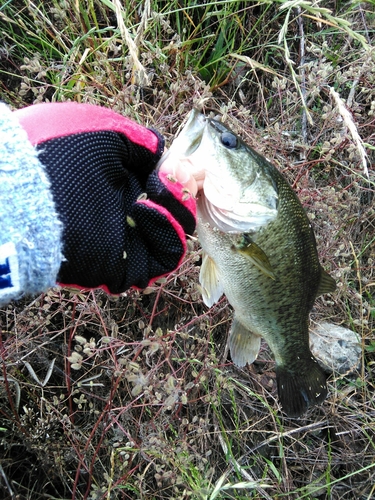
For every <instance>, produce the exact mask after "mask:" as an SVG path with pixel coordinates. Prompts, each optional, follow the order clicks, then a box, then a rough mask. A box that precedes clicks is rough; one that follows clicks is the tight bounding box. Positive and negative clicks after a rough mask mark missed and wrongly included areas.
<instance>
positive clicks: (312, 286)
mask: <svg viewBox="0 0 375 500" xmlns="http://www.w3.org/2000/svg"><path fill="white" fill-rule="evenodd" d="M181 136H182V140H183V141H184V146H185V149H186V145H187V144H192V143H193V142H194V147H193V148H189V150H188V153H187V155H186V156H188V158H189V161H190V162H191V163H192V164H193V165H204V169H205V171H206V180H205V185H204V188H203V190H202V191H200V192H199V193H198V199H197V207H198V225H197V231H198V239H199V241H200V244H201V246H202V248H203V251H204V256H203V259H202V267H201V272H200V281H201V285H202V288H203V298H204V300H205V302H206V304H207V305H209V306H210V305H212V304H213V303H215V302H216V301H217V300H218V299H219V298H220V296H221V294H222V293H225V295H226V296H227V299H228V301H229V303H230V304H231V305H232V307H233V309H234V319H233V323H232V325H231V329H230V333H229V347H230V352H231V357H232V360H233V362H234V363H235V364H237V365H238V366H245V365H246V363H252V362H253V361H254V360H255V358H256V356H257V355H258V351H259V348H260V339H261V337H263V338H264V339H265V340H266V341H267V343H268V345H269V346H270V348H271V351H272V353H273V355H274V358H275V362H276V377H277V386H278V395H279V399H280V402H281V404H282V407H283V410H284V411H285V412H286V413H287V414H288V415H290V416H299V415H301V414H302V413H303V412H304V411H306V409H307V408H308V407H309V406H312V405H314V404H318V403H321V402H322V401H323V400H324V399H325V397H326V395H327V387H326V375H325V373H324V372H323V370H322V369H321V368H320V366H319V365H318V363H317V361H316V360H315V358H314V357H313V355H312V354H311V351H310V348H309V313H310V311H311V309H312V307H313V304H314V301H315V298H316V297H317V296H318V295H320V294H321V293H325V292H331V291H333V290H334V289H335V283H334V280H333V279H332V278H331V277H330V276H329V275H328V274H327V273H326V272H325V271H324V270H323V269H322V267H321V265H320V263H319V258H318V252H317V248H316V241H315V237H314V233H313V230H312V228H311V225H310V222H309V220H308V217H307V215H306V213H305V211H304V209H303V207H302V205H301V203H300V201H299V199H298V197H297V195H296V194H295V193H294V191H293V189H292V188H291V187H290V186H289V184H288V183H287V181H286V180H285V178H284V177H283V176H282V175H281V173H280V172H279V171H278V170H277V169H276V168H275V167H274V166H273V165H272V164H271V163H270V162H268V161H267V160H266V159H265V158H264V157H263V156H261V155H259V154H258V153H257V152H255V151H254V150H253V149H252V148H250V147H249V146H247V145H246V144H245V143H244V142H243V141H242V140H241V139H240V138H239V137H237V136H235V134H233V133H232V132H231V131H230V130H229V129H228V128H227V127H225V126H224V125H223V124H221V123H219V122H216V121H215V120H210V119H206V118H204V117H203V115H201V114H199V113H198V112H196V111H194V112H193V113H192V116H191V118H190V121H189V122H188V124H187V125H186V127H185V129H184V130H183V131H182V133H181ZM175 142H176V145H175V147H176V148H177V147H179V145H180V146H181V144H182V142H179V141H178V138H177V140H176V141H175ZM173 146H174V144H173V145H172V148H171V149H173ZM231 189H232V192H230V193H228V190H231Z"/></svg>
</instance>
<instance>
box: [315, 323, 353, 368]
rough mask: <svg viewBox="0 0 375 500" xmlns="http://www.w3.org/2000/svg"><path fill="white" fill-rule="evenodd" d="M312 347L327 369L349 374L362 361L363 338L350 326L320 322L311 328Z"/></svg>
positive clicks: (321, 363) (319, 360)
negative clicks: (350, 328)
mask: <svg viewBox="0 0 375 500" xmlns="http://www.w3.org/2000/svg"><path fill="white" fill-rule="evenodd" d="M310 348H311V352H312V353H313V355H314V356H315V357H316V359H317V360H318V362H319V364H320V365H321V366H322V367H323V368H324V370H326V371H330V372H333V373H336V374H340V375H344V374H345V375H348V374H349V373H351V372H353V371H354V370H356V369H357V368H358V367H359V366H360V363H361V354H362V347H361V339H360V337H359V335H358V334H357V333H355V332H353V331H352V330H349V328H344V327H342V326H338V325H333V324H331V323H320V324H318V325H315V326H314V327H313V328H311V330H310Z"/></svg>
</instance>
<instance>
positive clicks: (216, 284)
mask: <svg viewBox="0 0 375 500" xmlns="http://www.w3.org/2000/svg"><path fill="white" fill-rule="evenodd" d="M199 282H200V284H201V287H202V290H201V292H202V298H203V302H204V303H205V304H206V306H208V307H211V306H213V305H214V304H215V303H216V302H217V301H218V300H219V299H220V297H221V296H222V295H223V293H224V290H223V287H222V285H221V283H220V278H219V272H218V269H217V266H216V264H215V262H214V261H213V260H212V259H211V257H210V256H209V255H208V254H207V253H205V252H203V255H202V265H201V269H200V273H199Z"/></svg>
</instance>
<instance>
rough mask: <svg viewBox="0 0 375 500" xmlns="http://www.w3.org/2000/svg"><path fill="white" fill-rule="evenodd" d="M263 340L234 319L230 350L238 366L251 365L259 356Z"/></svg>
mask: <svg viewBox="0 0 375 500" xmlns="http://www.w3.org/2000/svg"><path fill="white" fill-rule="evenodd" d="M260 341H261V338H260V337H259V335H256V334H255V333H253V332H251V331H250V330H248V329H247V328H245V327H244V326H243V324H242V323H240V322H239V321H238V319H236V317H234V319H233V323H232V326H231V328H230V333H229V349H230V355H231V358H232V361H233V363H234V364H235V365H237V366H245V365H246V363H249V364H251V363H252V362H253V361H254V360H255V359H256V357H257V356H258V353H259V349H260Z"/></svg>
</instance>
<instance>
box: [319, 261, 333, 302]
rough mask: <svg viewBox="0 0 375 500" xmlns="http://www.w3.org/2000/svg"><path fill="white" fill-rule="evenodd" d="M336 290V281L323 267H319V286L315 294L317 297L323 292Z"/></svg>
mask: <svg viewBox="0 0 375 500" xmlns="http://www.w3.org/2000/svg"><path fill="white" fill-rule="evenodd" d="M335 290H336V281H335V280H334V279H333V278H332V276H330V275H329V274H328V273H327V272H326V271H325V270H324V269H323V268H321V275H320V282H319V288H318V291H317V293H316V296H317V297H319V296H320V295H323V293H331V292H334V291H335Z"/></svg>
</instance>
